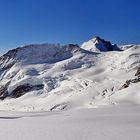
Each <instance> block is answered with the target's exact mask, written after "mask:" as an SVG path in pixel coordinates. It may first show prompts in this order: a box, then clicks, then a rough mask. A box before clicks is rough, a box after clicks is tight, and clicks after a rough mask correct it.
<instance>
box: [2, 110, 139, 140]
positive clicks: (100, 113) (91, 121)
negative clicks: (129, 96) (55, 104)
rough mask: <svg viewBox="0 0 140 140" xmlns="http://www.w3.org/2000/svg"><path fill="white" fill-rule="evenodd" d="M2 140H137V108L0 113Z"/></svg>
mask: <svg viewBox="0 0 140 140" xmlns="http://www.w3.org/2000/svg"><path fill="white" fill-rule="evenodd" d="M0 116H1V117H0V126H1V127H0V132H1V133H0V138H1V139H2V140H9V139H10V140H139V139H140V134H139V132H140V121H139V118H140V107H118V108H99V109H86V110H84V109H82V110H78V111H65V112H63V111H61V112H59V111H58V112H36V113H19V112H0Z"/></svg>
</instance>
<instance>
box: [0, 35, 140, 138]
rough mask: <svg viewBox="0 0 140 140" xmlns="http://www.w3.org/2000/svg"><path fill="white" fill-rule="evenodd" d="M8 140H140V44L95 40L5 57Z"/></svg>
mask: <svg viewBox="0 0 140 140" xmlns="http://www.w3.org/2000/svg"><path fill="white" fill-rule="evenodd" d="M0 110H1V112H0V126H1V127H0V132H1V133H0V138H1V139H3V140H9V139H11V140H45V139H46V140H139V139H140V133H139V132H140V45H133V44H132V45H123V46H117V45H114V44H111V42H109V41H105V40H104V39H101V38H100V37H95V38H93V39H91V40H89V41H87V42H85V43H83V44H82V45H75V44H68V45H60V44H33V45H26V46H23V47H19V48H16V49H13V50H10V51H8V52H7V53H6V54H4V55H2V56H1V57H0Z"/></svg>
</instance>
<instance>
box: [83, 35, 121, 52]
mask: <svg viewBox="0 0 140 140" xmlns="http://www.w3.org/2000/svg"><path fill="white" fill-rule="evenodd" d="M81 48H83V49H85V50H89V51H92V52H106V51H121V49H120V48H119V47H118V46H117V45H116V44H115V45H113V44H111V42H110V41H105V40H104V39H101V38H100V37H98V36H97V37H95V38H93V39H91V40H89V41H88V42H85V43H83V44H82V46H81Z"/></svg>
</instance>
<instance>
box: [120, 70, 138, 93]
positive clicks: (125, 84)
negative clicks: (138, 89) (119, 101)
mask: <svg viewBox="0 0 140 140" xmlns="http://www.w3.org/2000/svg"><path fill="white" fill-rule="evenodd" d="M135 76H136V77H135V78H134V79H130V80H127V81H126V82H125V83H124V85H123V86H122V87H121V88H120V90H121V89H124V88H127V87H129V85H130V84H132V83H137V82H140V68H138V70H137V72H136V74H135Z"/></svg>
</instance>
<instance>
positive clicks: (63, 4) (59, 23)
mask: <svg viewBox="0 0 140 140" xmlns="http://www.w3.org/2000/svg"><path fill="white" fill-rule="evenodd" d="M95 35H98V36H101V37H102V38H104V39H106V40H110V41H111V42H112V43H118V44H127V43H137V44H140V0H0V52H5V50H8V49H10V48H14V47H18V46H20V45H23V44H32V43H62V44H65V43H78V44H80V43H82V42H83V41H87V40H88V39H90V38H92V37H93V36H95Z"/></svg>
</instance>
